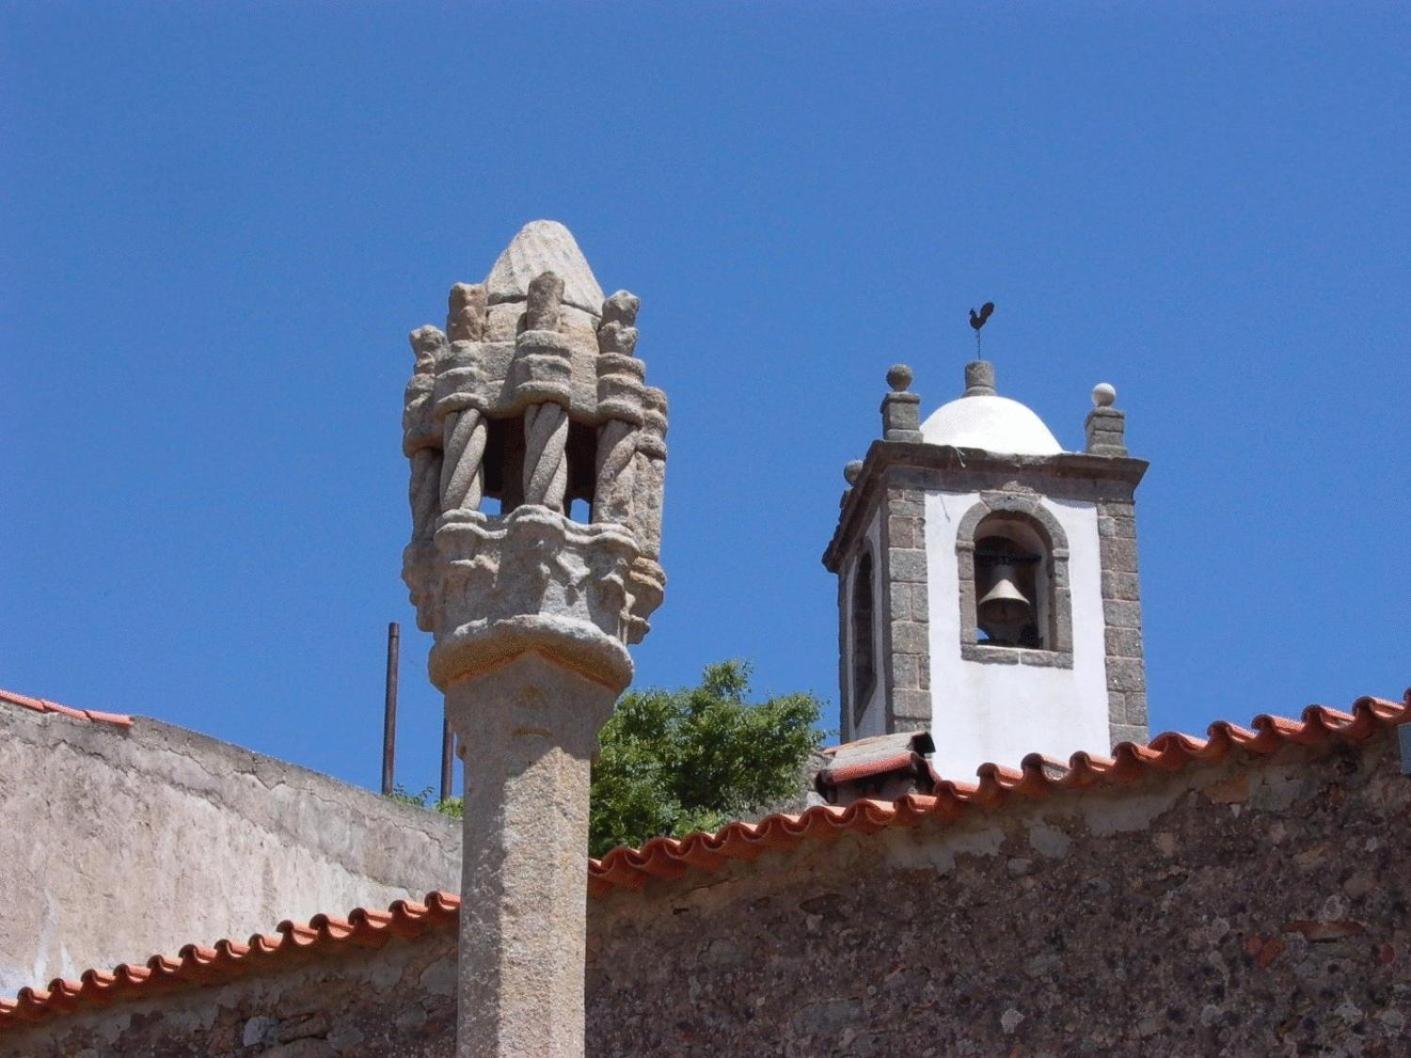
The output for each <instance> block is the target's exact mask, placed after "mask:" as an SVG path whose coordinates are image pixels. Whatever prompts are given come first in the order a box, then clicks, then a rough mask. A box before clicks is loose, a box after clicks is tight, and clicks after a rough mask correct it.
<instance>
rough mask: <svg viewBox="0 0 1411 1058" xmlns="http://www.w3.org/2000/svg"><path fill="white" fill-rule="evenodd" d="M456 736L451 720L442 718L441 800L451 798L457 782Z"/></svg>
mask: <svg viewBox="0 0 1411 1058" xmlns="http://www.w3.org/2000/svg"><path fill="white" fill-rule="evenodd" d="M455 742H456V739H455V736H454V735H452V734H451V722H450V721H449V720H447V719H445V718H444V717H443V718H442V720H441V800H443V801H449V800H450V799H451V787H452V785H453V784H454V783H455V765H456V755H455Z"/></svg>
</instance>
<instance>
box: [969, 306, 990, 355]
mask: <svg viewBox="0 0 1411 1058" xmlns="http://www.w3.org/2000/svg"><path fill="white" fill-rule="evenodd" d="M994 311H995V303H994V302H993V301H987V302H985V303H984V304H983V305H981V306H980V311H979V312H976V311H975V310H974V309H971V310H970V326H971V327H973V328H974V329H975V359H976V360H982V359H984V358H983V357H982V356H981V355H980V328H981V327H983V326H984V325H985V322H986V321H987V320H988V319H989V318H990V314H991V313H993V312H994Z"/></svg>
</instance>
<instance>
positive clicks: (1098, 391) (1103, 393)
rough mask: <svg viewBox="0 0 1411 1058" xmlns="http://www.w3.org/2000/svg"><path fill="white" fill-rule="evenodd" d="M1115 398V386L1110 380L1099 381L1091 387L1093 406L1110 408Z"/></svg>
mask: <svg viewBox="0 0 1411 1058" xmlns="http://www.w3.org/2000/svg"><path fill="white" fill-rule="evenodd" d="M1116 399H1117V388H1116V387H1115V386H1113V385H1112V383H1110V382H1099V383H1098V384H1097V385H1096V386H1094V387H1093V407H1094V408H1110V407H1112V402H1113V401H1115V400H1116Z"/></svg>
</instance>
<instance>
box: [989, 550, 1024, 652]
mask: <svg viewBox="0 0 1411 1058" xmlns="http://www.w3.org/2000/svg"><path fill="white" fill-rule="evenodd" d="M1033 612H1034V607H1033V604H1031V603H1030V602H1029V600H1028V599H1026V598H1025V597H1024V593H1023V592H1022V591H1020V590H1019V588H1018V587H1016V586H1015V583H1014V567H1013V566H1011V565H1009V564H1008V563H1000V564H998V565H996V566H995V581H994V586H993V587H992V588H990V590H989V591H987V592H986V593H985V597H984V598H983V599H981V600H980V602H979V604H978V605H977V606H976V614H975V616H976V619H977V623H978V624H979V625H980V627H981V628H983V629H984V630H985V632H986V633H987V634H988V635H989V636H990V638H991V639H994V640H997V641H999V642H1002V643H1017V642H1018V641H1019V637H1020V635H1021V634H1022V633H1023V631H1024V626H1025V625H1027V624H1028V623H1029V621H1030V620H1031V615H1032V614H1033Z"/></svg>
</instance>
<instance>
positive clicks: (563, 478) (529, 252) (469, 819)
mask: <svg viewBox="0 0 1411 1058" xmlns="http://www.w3.org/2000/svg"><path fill="white" fill-rule="evenodd" d="M637 307H638V301H637V298H635V297H634V296H633V295H631V294H629V293H627V292H626V291H619V292H618V293H616V294H614V295H612V296H611V297H609V298H604V297H603V293H602V290H601V288H600V287H599V286H598V281H597V280H596V279H595V278H594V277H593V273H592V270H591V269H590V268H589V267H588V263H587V261H585V260H584V258H583V255H582V253H581V252H580V251H579V249H578V245H577V243H576V242H575V241H574V239H573V236H572V234H570V233H569V231H568V229H566V228H565V227H563V226H562V225H561V224H556V223H553V222H551V221H536V222H534V223H532V224H529V225H527V226H526V227H525V228H524V230H523V231H521V232H520V233H519V234H518V235H517V236H515V238H514V240H513V242H511V243H510V245H509V247H508V248H507V249H506V250H505V251H504V253H502V254H501V255H500V259H499V260H498V261H496V262H495V266H494V268H492V269H491V271H490V275H489V277H488V278H487V279H486V280H485V282H484V283H479V284H473V285H472V284H457V285H456V286H454V287H452V289H451V295H450V312H449V316H448V318H447V323H446V330H445V332H442V331H440V330H438V329H437V328H435V327H430V326H427V327H421V328H419V329H418V330H416V331H413V332H412V335H411V345H412V352H413V354H414V356H415V368H414V372H413V374H412V378H411V381H410V382H409V383H408V385H407V391H406V405H405V414H404V418H403V426H404V437H403V446H404V449H405V452H406V455H407V457H408V458H409V459H410V460H411V508H412V539H411V543H410V544H409V545H408V546H407V548H406V551H405V554H404V562H403V576H404V578H405V580H406V582H407V586H408V588H409V589H410V590H411V597H412V602H413V603H414V604H415V606H416V610H417V624H418V625H419V627H421V628H422V629H423V630H424V631H429V632H431V633H432V634H433V636H434V645H433V647H432V649H431V658H430V674H431V679H432V682H433V683H435V684H436V686H437V687H439V688H440V689H441V691H442V692H443V693H444V695H445V701H446V715H447V719H448V720H449V722H450V724H451V726H452V728H453V729H454V730H455V732H456V735H457V737H458V739H459V742H460V745H461V746H462V747H473V749H474V756H473V759H474V761H475V768H474V770H472V771H469V772H468V773H467V775H466V796H465V814H464V818H465V824H464V826H465V839H464V867H463V874H462V897H463V900H464V903H463V905H462V906H463V909H464V910H463V912H462V915H461V923H460V956H459V966H460V970H459V973H460V982H461V984H460V993H459V1015H458V1032H457V1041H458V1042H457V1054H458V1055H459V1056H460V1058H468V1056H477V1058H478V1056H496V1058H508V1056H521V1058H530V1056H533V1058H544V1056H549V1058H578V1056H581V1055H582V1054H583V966H584V944H585V940H584V922H585V918H584V916H585V899H586V878H585V877H584V873H583V857H584V856H585V854H586V852H587V843H588V838H587V835H588V781H589V766H590V762H591V760H592V756H593V754H594V752H595V751H596V748H597V732H598V729H599V728H600V727H601V726H602V724H603V723H604V721H606V720H607V718H608V716H609V714H610V713H611V711H612V707H613V703H614V702H615V701H616V699H617V696H618V695H619V694H620V693H621V692H622V689H623V688H624V687H626V686H627V684H628V683H629V682H630V680H631V678H632V659H631V657H630V655H629V654H628V652H627V645H628V644H630V643H636V642H638V641H640V640H641V638H642V637H643V636H644V635H645V634H646V632H647V630H648V627H649V626H648V623H647V622H648V618H649V617H650V616H651V614H652V612H653V611H654V610H655V609H656V608H657V606H658V605H659V604H660V603H661V600H662V594H663V591H664V588H665V576H664V574H663V572H662V568H661V565H660V563H659V555H660V546H661V504H662V488H663V482H664V472H665V462H666V445H665V434H666V397H665V394H663V393H662V392H661V390H658V389H653V388H651V387H649V386H647V385H645V384H644V374H645V372H644V368H643V364H642V361H641V360H639V359H637V358H636V356H635V355H634V351H635V348H636V345H637V328H636V326H635V324H636V319H637ZM575 504H581V507H576V506H575ZM574 513H584V514H586V519H585V520H577V519H575V518H573V517H570V515H571V514H574ZM463 756H464V753H463Z"/></svg>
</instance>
